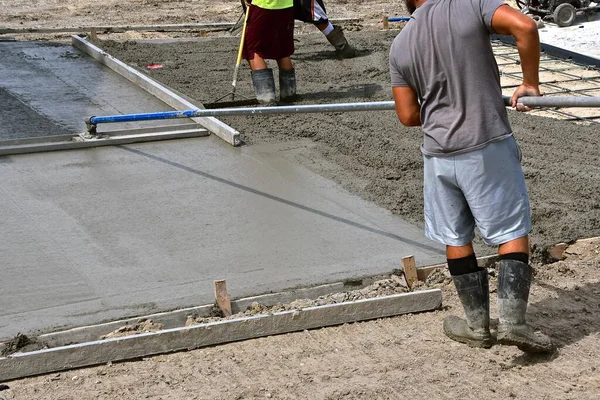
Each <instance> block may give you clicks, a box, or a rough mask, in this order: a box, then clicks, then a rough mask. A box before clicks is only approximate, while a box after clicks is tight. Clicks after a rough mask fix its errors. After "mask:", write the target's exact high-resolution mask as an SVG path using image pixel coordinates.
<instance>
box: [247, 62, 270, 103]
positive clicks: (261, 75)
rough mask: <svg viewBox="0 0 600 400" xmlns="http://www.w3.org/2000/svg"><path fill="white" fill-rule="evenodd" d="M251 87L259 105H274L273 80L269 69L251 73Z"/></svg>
mask: <svg viewBox="0 0 600 400" xmlns="http://www.w3.org/2000/svg"><path fill="white" fill-rule="evenodd" d="M252 85H253V86H254V92H255V93H256V99H257V100H258V102H259V103H261V104H265V105H274V104H275V78H274V77H273V70H272V69H271V68H266V69H259V70H256V71H252Z"/></svg>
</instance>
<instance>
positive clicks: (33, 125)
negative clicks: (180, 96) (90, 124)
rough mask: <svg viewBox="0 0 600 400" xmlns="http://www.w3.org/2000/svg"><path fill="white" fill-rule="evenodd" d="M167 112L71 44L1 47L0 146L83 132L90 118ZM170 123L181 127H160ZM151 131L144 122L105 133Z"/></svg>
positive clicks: (119, 125)
mask: <svg viewBox="0 0 600 400" xmlns="http://www.w3.org/2000/svg"><path fill="white" fill-rule="evenodd" d="M168 110H172V108H171V107H169V106H168V105H166V104H165V103H163V102H162V101H160V100H158V99H156V98H155V97H154V96H152V95H150V94H148V93H146V92H145V91H144V90H142V89H140V88H139V87H137V86H135V85H133V84H132V83H131V82H129V81H127V80H126V79H125V78H123V77H121V76H119V75H117V74H116V73H114V72H112V71H111V70H110V69H108V68H106V67H104V66H103V65H101V64H100V63H98V62H96V61H95V60H94V59H92V58H91V57H89V56H87V55H86V54H84V53H82V52H80V51H79V50H77V49H75V48H74V47H72V46H71V44H70V43H57V42H9V43H0V121H1V122H2V123H0V140H2V139H13V138H24V137H37V136H52V135H61V134H66V133H75V134H76V133H80V132H84V131H85V129H86V126H85V119H86V118H87V117H90V116H93V115H113V114H129V113H139V112H154V111H168ZM175 123H181V121H176V120H173V121H163V122H161V123H160V125H173V124H175ZM156 125H157V123H156V122H155V121H146V122H135V123H126V124H116V125H111V126H110V127H109V128H108V129H110V130H113V129H122V128H139V127H147V126H156Z"/></svg>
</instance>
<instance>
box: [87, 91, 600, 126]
mask: <svg viewBox="0 0 600 400" xmlns="http://www.w3.org/2000/svg"><path fill="white" fill-rule="evenodd" d="M503 99H504V104H505V105H507V106H509V105H510V104H511V103H510V97H506V96H503ZM518 103H520V104H523V105H524V106H527V107H586V108H587V107H593V108H595V107H600V96H597V97H592V96H590V97H583V96H581V97H575V96H556V97H542V96H539V97H538V96H531V97H521V98H519V100H518ZM395 108H396V106H395V103H394V102H393V101H376V102H363V103H334V104H306V105H292V106H281V107H247V108H221V109H212V110H210V109H200V110H185V111H165V112H155V113H142V114H128V115H111V116H104V117H96V116H94V117H89V118H88V119H87V120H86V121H85V123H86V125H87V129H88V132H89V133H90V134H96V130H97V126H98V124H104V123H115V122H135V121H151V120H162V119H175V118H197V117H217V116H234V115H272V114H303V113H323V112H349V111H386V110H387V111H390V110H395Z"/></svg>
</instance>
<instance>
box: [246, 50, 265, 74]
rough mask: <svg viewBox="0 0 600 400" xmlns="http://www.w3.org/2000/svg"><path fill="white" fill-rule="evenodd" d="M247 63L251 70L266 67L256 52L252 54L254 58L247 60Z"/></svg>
mask: <svg viewBox="0 0 600 400" xmlns="http://www.w3.org/2000/svg"><path fill="white" fill-rule="evenodd" d="M248 64H250V69H251V70H252V71H258V70H261V69H267V62H266V61H265V60H264V59H263V58H262V57H261V56H259V55H258V54H254V58H253V59H252V60H249V61H248Z"/></svg>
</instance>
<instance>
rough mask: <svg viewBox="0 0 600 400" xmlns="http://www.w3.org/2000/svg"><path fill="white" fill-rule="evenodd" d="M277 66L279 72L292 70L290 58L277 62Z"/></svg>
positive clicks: (292, 65) (292, 64)
mask: <svg viewBox="0 0 600 400" xmlns="http://www.w3.org/2000/svg"><path fill="white" fill-rule="evenodd" d="M277 66H278V67H279V69H280V70H284V71H289V70H292V69H294V63H292V59H291V58H290V57H285V58H281V59H279V60H277Z"/></svg>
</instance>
